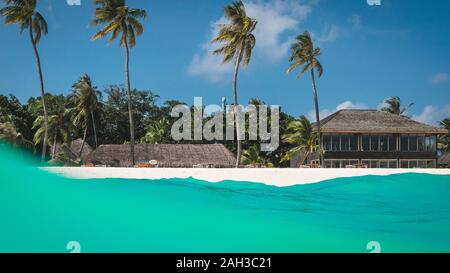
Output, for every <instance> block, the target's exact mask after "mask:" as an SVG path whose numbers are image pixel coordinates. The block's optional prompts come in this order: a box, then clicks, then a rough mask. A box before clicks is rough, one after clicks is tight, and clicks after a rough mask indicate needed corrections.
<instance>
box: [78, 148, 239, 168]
mask: <svg viewBox="0 0 450 273" xmlns="http://www.w3.org/2000/svg"><path fill="white" fill-rule="evenodd" d="M134 152H135V163H136V164H139V163H148V162H149V161H151V160H156V161H157V162H158V166H159V167H179V168H191V167H194V166H195V165H199V164H205V165H206V164H212V165H214V166H215V167H233V166H234V164H235V163H236V158H235V156H234V155H233V154H232V153H231V152H230V151H229V150H228V149H227V148H226V147H225V146H224V145H222V144H136V145H135V146H134ZM84 161H85V162H86V163H94V164H96V165H98V164H101V165H109V166H120V167H129V166H131V165H132V164H131V159H130V145H129V144H123V145H100V146H99V147H98V148H97V149H95V150H94V151H93V152H92V153H91V154H89V155H88V156H87V157H86V159H85V160H84Z"/></svg>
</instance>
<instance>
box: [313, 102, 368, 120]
mask: <svg viewBox="0 0 450 273" xmlns="http://www.w3.org/2000/svg"><path fill="white" fill-rule="evenodd" d="M368 108H369V107H368V106H367V105H366V104H364V103H353V102H351V101H349V100H348V101H344V102H342V103H340V104H338V105H337V106H336V108H334V109H321V110H320V111H319V116H320V119H323V118H326V117H328V116H329V115H331V114H333V113H335V112H336V111H339V110H344V109H368ZM307 117H308V119H309V120H314V121H315V120H316V112H315V110H314V109H313V110H311V111H310V112H309V113H308V115H307Z"/></svg>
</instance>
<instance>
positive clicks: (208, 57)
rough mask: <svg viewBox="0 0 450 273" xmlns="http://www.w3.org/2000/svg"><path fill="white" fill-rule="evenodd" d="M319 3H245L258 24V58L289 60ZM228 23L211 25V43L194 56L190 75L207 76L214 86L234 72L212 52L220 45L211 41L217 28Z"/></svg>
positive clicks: (280, 0)
mask: <svg viewBox="0 0 450 273" xmlns="http://www.w3.org/2000/svg"><path fill="white" fill-rule="evenodd" d="M314 3H317V2H315V1H313V2H309V4H307V3H306V2H304V1H295V0H273V1H268V2H267V1H262V0H251V1H245V5H246V11H247V14H248V16H249V17H252V18H255V19H256V20H258V25H257V26H256V29H255V31H254V35H255V38H256V46H255V49H254V56H253V58H255V57H257V56H262V57H264V58H265V59H268V60H269V61H278V60H280V59H283V58H285V57H286V56H287V53H288V51H289V46H290V44H291V42H292V40H293V36H294V35H297V34H298V25H299V23H300V22H301V21H303V20H305V19H306V18H307V17H308V15H309V14H310V13H311V11H312V6H313V5H314ZM224 22H226V19H225V18H223V17H222V18H220V19H219V20H218V21H216V22H214V23H213V24H212V25H211V33H210V35H209V37H208V40H207V41H206V42H205V43H204V44H203V45H202V47H201V50H200V51H198V52H197V53H195V54H194V56H193V58H192V61H191V63H190V65H189V67H188V73H189V75H193V76H204V77H205V78H206V79H207V80H209V81H211V82H218V81H223V80H225V79H227V76H229V74H231V72H232V65H221V61H222V58H221V56H213V55H212V51H213V50H214V49H215V48H217V47H218V46H217V45H212V44H211V43H210V41H211V40H212V38H213V37H214V36H216V34H217V30H218V29H217V24H218V23H224Z"/></svg>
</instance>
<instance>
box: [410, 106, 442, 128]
mask: <svg viewBox="0 0 450 273" xmlns="http://www.w3.org/2000/svg"><path fill="white" fill-rule="evenodd" d="M448 117H450V104H447V105H445V106H444V107H442V108H439V107H436V106H433V105H427V106H425V108H424V109H423V111H422V113H420V114H418V115H414V116H412V119H413V120H415V121H418V122H422V123H427V124H430V125H434V126H436V125H437V124H438V122H439V121H441V120H443V119H444V118H448Z"/></svg>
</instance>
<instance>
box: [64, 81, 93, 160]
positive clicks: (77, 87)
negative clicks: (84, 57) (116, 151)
mask: <svg viewBox="0 0 450 273" xmlns="http://www.w3.org/2000/svg"><path fill="white" fill-rule="evenodd" d="M100 96H101V94H100V92H99V91H97V89H96V87H95V86H93V85H92V81H91V78H90V77H89V76H88V75H87V74H84V75H83V76H81V78H80V79H79V80H78V81H77V82H76V83H75V84H74V85H73V87H72V94H71V95H70V96H69V102H70V104H71V105H72V108H71V109H69V111H70V113H71V115H72V117H73V123H74V125H76V126H78V127H84V133H83V142H82V145H81V147H80V150H79V151H78V152H79V155H80V156H81V153H82V152H83V148H84V144H85V142H86V136H87V131H88V126H89V123H90V124H91V125H92V129H93V132H94V141H95V147H97V146H98V140H97V128H96V125H95V124H96V120H95V113H96V112H97V111H98V109H99V108H98V107H99V101H98V97H100ZM89 121H90V122H89Z"/></svg>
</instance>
